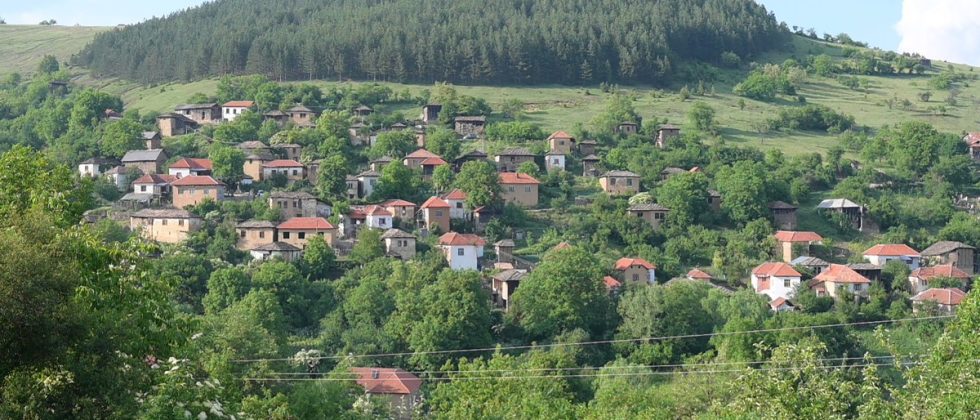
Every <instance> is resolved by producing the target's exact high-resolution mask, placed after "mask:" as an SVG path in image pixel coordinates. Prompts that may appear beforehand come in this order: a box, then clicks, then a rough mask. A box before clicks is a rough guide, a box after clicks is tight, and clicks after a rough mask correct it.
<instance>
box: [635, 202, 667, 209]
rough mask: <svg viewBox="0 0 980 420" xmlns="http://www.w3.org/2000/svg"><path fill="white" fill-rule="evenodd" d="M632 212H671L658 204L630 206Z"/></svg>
mask: <svg viewBox="0 0 980 420" xmlns="http://www.w3.org/2000/svg"><path fill="white" fill-rule="evenodd" d="M629 209H630V211H670V209H668V208H666V207H664V206H661V205H660V204H657V203H641V204H634V205H632V206H630V208H629Z"/></svg>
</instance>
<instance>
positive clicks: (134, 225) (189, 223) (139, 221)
mask: <svg viewBox="0 0 980 420" xmlns="http://www.w3.org/2000/svg"><path fill="white" fill-rule="evenodd" d="M201 225H202V221H201V218H200V217H197V216H195V215H193V214H191V212H189V211H187V210H180V209H143V210H140V211H138V212H136V213H133V215H132V216H130V217H129V228H130V230H132V231H133V232H136V233H137V234H138V235H139V236H141V237H143V238H144V239H148V240H151V241H157V242H165V243H169V244H175V243H179V242H181V241H184V240H186V239H187V238H188V236H190V234H191V233H194V232H196V231H197V230H199V229H200V228H201Z"/></svg>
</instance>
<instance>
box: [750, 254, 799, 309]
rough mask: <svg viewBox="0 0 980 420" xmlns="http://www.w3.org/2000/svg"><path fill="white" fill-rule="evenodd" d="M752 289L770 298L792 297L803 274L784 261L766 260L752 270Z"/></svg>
mask: <svg viewBox="0 0 980 420" xmlns="http://www.w3.org/2000/svg"><path fill="white" fill-rule="evenodd" d="M751 279H752V289H753V290H755V292H756V293H758V294H760V295H766V296H768V297H769V300H770V301H772V300H776V299H779V298H783V299H790V298H791V297H793V294H794V293H796V288H797V287H798V286H799V285H800V281H801V280H802V279H803V275H802V274H800V273H799V272H798V271H796V270H795V269H794V268H793V266H791V265H789V264H786V263H784V262H766V263H762V264H761V265H759V266H758V267H756V268H755V269H753V270H752V276H751Z"/></svg>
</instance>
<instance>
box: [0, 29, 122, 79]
mask: <svg viewBox="0 0 980 420" xmlns="http://www.w3.org/2000/svg"><path fill="white" fill-rule="evenodd" d="M106 29H107V28H104V27H94V26H41V25H36V26H33V25H31V26H29V25H0V75H3V74H9V73H13V72H19V73H21V74H23V75H27V74H28V73H32V72H34V71H36V70H37V65H38V63H40V62H41V58H43V57H44V56H45V55H47V54H50V55H53V56H55V57H57V58H58V61H59V62H61V63H64V62H66V61H68V59H69V58H70V57H71V55H72V54H75V53H77V52H78V51H80V50H81V49H82V47H84V46H85V44H88V42H89V41H91V40H92V38H94V37H95V34H97V33H99V32H102V31H105V30H106Z"/></svg>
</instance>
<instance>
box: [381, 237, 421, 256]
mask: <svg viewBox="0 0 980 420" xmlns="http://www.w3.org/2000/svg"><path fill="white" fill-rule="evenodd" d="M381 240H383V241H384V243H385V253H386V254H387V255H389V256H393V257H395V258H399V259H401V260H403V261H407V260H410V259H412V258H415V236H414V235H412V234H411V233H407V232H405V231H402V230H401V229H388V230H386V231H385V233H384V234H382V235H381Z"/></svg>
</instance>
